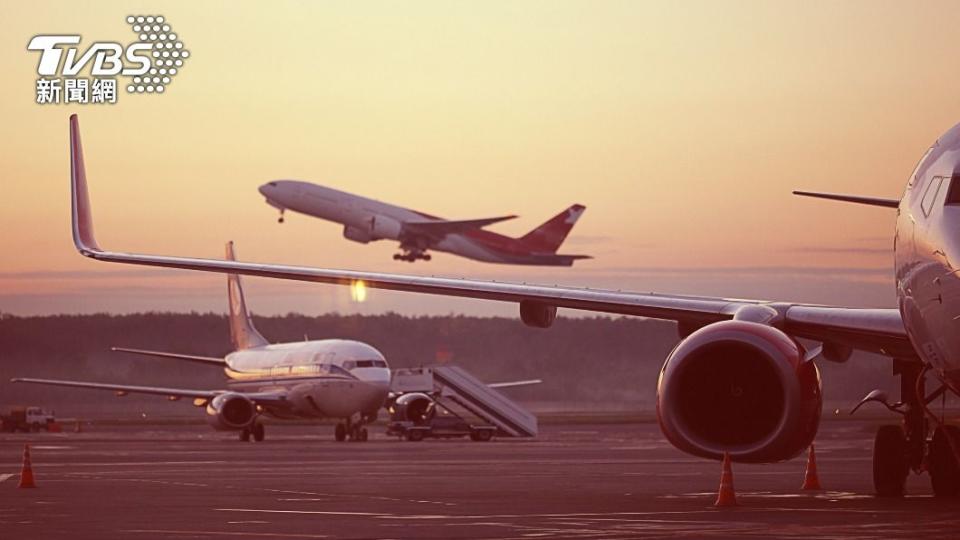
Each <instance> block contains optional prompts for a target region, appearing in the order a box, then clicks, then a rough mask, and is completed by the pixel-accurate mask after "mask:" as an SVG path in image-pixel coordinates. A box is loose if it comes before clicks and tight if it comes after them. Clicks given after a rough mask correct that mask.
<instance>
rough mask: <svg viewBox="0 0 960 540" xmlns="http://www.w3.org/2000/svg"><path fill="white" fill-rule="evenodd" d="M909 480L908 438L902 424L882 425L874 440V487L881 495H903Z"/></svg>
mask: <svg viewBox="0 0 960 540" xmlns="http://www.w3.org/2000/svg"><path fill="white" fill-rule="evenodd" d="M906 481H907V438H906V437H905V436H904V434H903V428H902V427H900V426H894V425H889V426H880V429H878V430H877V436H876V438H875V439H874V441H873V487H874V489H876V491H877V495H878V496H880V497H902V496H903V486H904V484H905V483H906Z"/></svg>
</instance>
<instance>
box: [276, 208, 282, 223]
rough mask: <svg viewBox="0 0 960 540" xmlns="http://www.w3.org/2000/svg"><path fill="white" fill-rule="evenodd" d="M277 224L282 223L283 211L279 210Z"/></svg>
mask: <svg viewBox="0 0 960 540" xmlns="http://www.w3.org/2000/svg"><path fill="white" fill-rule="evenodd" d="M277 223H283V209H282V208H281V209H280V217H278V218H277Z"/></svg>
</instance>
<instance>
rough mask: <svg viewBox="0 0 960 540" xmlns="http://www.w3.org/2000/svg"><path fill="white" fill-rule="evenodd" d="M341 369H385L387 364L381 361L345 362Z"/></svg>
mask: <svg viewBox="0 0 960 540" xmlns="http://www.w3.org/2000/svg"><path fill="white" fill-rule="evenodd" d="M343 367H344V368H346V369H353V368H373V367H378V368H385V367H387V363H386V362H384V361H383V360H347V361H346V362H344V363H343Z"/></svg>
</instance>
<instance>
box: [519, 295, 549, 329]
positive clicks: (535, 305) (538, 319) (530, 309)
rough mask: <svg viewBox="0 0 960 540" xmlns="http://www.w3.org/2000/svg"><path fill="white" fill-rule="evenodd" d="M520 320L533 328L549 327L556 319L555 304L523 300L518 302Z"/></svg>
mask: <svg viewBox="0 0 960 540" xmlns="http://www.w3.org/2000/svg"><path fill="white" fill-rule="evenodd" d="M520 320H521V321H523V324H525V325H527V326H531V327H533V328H550V327H551V326H553V321H555V320H557V306H551V305H548V304H543V303H540V302H534V301H533V300H523V301H521V302H520Z"/></svg>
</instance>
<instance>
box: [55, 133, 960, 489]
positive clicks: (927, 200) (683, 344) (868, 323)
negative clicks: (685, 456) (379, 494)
mask: <svg viewBox="0 0 960 540" xmlns="http://www.w3.org/2000/svg"><path fill="white" fill-rule="evenodd" d="M70 141H71V147H70V154H71V186H72V204H73V206H72V216H73V240H74V244H75V245H76V247H77V250H78V251H79V252H80V253H81V254H83V255H85V256H87V257H90V258H93V259H96V260H99V261H106V262H118V263H124V264H138V265H146V266H158V267H165V268H184V269H190V270H200V271H206V272H220V273H227V274H230V273H236V274H246V275H254V276H262V277H272V278H278V279H290V280H298V281H311V282H319V283H333V284H338V285H352V284H354V283H356V282H359V281H362V282H364V283H365V285H366V286H367V287H374V288H381V289H390V290H397V291H408V292H418V293H426V294H439V295H446V296H458V297H468V298H479V299H486V300H497V301H504V302H516V303H517V304H519V307H520V317H521V319H522V320H523V322H524V323H526V324H527V325H529V326H533V327H538V328H546V327H549V326H550V325H551V324H552V323H553V321H554V319H555V318H556V313H557V308H558V307H565V308H573V309H581V310H587V311H595V312H605V313H617V314H623V315H636V316H642V317H651V318H657V319H665V320H672V321H676V322H677V323H678V325H677V327H678V333H679V335H680V338H681V341H680V343H679V344H678V345H677V346H676V347H675V348H674V349H673V351H671V352H670V354H669V355H668V356H667V358H666V361H665V362H664V365H663V368H662V370H661V372H660V376H659V380H658V383H657V417H658V419H659V422H660V427H661V429H662V431H663V433H664V435H665V436H666V438H667V439H668V440H669V441H670V442H671V443H672V444H673V445H674V446H676V447H677V448H679V449H680V450H682V451H684V452H687V453H690V454H693V455H697V456H702V457H706V458H711V459H719V458H720V457H721V456H723V455H724V453H729V455H730V456H731V457H732V458H733V459H734V460H736V461H741V462H754V463H765V462H766V463H769V462H775V461H782V460H786V459H790V458H793V457H795V456H797V455H798V454H799V453H800V452H802V451H803V450H804V449H806V448H807V447H808V446H809V445H810V443H811V441H812V440H813V438H814V436H815V435H816V433H817V428H818V425H819V421H820V414H821V408H822V395H821V387H820V373H819V370H818V369H817V365H816V363H815V362H814V360H815V359H823V360H825V361H831V362H840V363H842V362H846V361H847V360H848V359H849V358H850V355H851V353H852V351H853V350H854V349H856V350H863V351H870V352H874V353H878V354H881V355H884V356H887V357H889V358H891V359H892V360H893V367H894V371H893V373H894V374H895V375H896V376H899V377H900V399H899V400H898V401H897V402H896V403H892V404H891V403H889V402H888V401H887V398H886V396H885V395H884V394H883V393H882V392H879V391H874V392H871V393H870V394H868V395H867V396H866V397H865V398H864V399H863V400H862V401H861V402H860V404H858V406H857V407H859V406H860V405H862V404H864V403H866V402H869V401H878V402H881V403H883V404H884V405H886V406H887V408H889V409H890V410H891V411H893V412H896V413H898V414H900V415H902V417H903V420H902V422H901V423H898V424H889V425H884V426H881V427H880V428H879V430H878V431H877V435H876V439H875V444H874V454H873V481H874V487H875V488H876V491H877V493H878V494H880V495H884V496H900V495H902V494H903V490H904V484H905V481H906V478H907V474H908V472H909V471H910V470H913V471H914V472H916V473H920V472H924V471H926V472H928V473H929V474H930V477H931V482H932V484H933V491H934V493H935V494H936V495H938V496H956V495H960V461H958V456H957V451H956V450H955V449H958V448H960V430H958V428H957V427H956V426H954V425H950V424H947V423H945V422H944V421H943V419H942V417H941V416H939V415H936V414H933V412H931V410H930V408H929V404H930V403H931V402H933V401H934V400H935V399H937V398H938V397H940V396H942V395H943V394H944V393H945V392H947V391H950V392H954V393H958V392H960V332H958V325H960V232H958V231H960V124H958V125H956V126H954V127H953V128H951V129H950V130H949V131H947V132H946V133H945V134H944V135H943V136H942V137H941V138H940V139H939V140H937V141H936V142H934V144H933V146H931V147H930V149H929V150H927V152H926V154H924V156H923V157H922V158H921V159H920V163H919V164H918V165H917V168H916V169H915V170H914V172H913V173H912V174H911V175H910V178H909V180H908V182H907V187H906V191H905V193H904V196H903V197H902V198H901V199H900V200H899V201H897V200H892V199H877V198H868V197H852V196H846V195H830V194H812V195H814V196H820V197H825V198H833V199H839V200H843V201H847V202H854V203H859V204H869V205H873V206H880V207H888V208H894V207H895V208H897V214H898V218H897V222H896V234H895V237H894V258H895V264H896V291H897V298H898V304H899V307H898V309H865V308H846V307H832V306H821V305H806V304H792V303H786V302H769V301H760V300H733V299H725V298H713V297H704V296H681V295H668V294H653V293H629V292H620V291H606V290H596V289H575V288H570V287H556V286H555V287H547V286H538V285H527V284H514V283H502V282H486V281H479V280H468V279H449V278H440V277H420V276H409V275H401V274H389V273H382V272H359V271H349V270H332V269H324V268H311V267H304V266H287V265H279V264H265V263H243V262H236V261H230V260H228V261H220V260H216V259H202V258H189V257H176V256H163V255H145V254H132V253H124V252H116V251H107V250H103V249H101V248H100V246H98V245H97V242H96V239H95V237H94V234H93V223H92V221H93V219H92V215H91V210H90V202H89V198H88V195H87V179H86V172H85V170H84V165H83V152H82V147H81V144H80V134H79V126H78V123H77V118H76V115H73V116H71V119H70ZM800 339H807V340H814V341H816V342H818V343H819V344H818V345H816V346H814V347H811V348H807V347H806V346H805V345H804V344H803V343H801V342H800ZM928 374H930V375H933V377H934V380H935V382H936V383H937V385H936V388H935V389H934V390H933V391H932V392H927V391H926V380H927V375H928ZM854 410H856V408H854ZM851 412H853V411H851Z"/></svg>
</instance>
